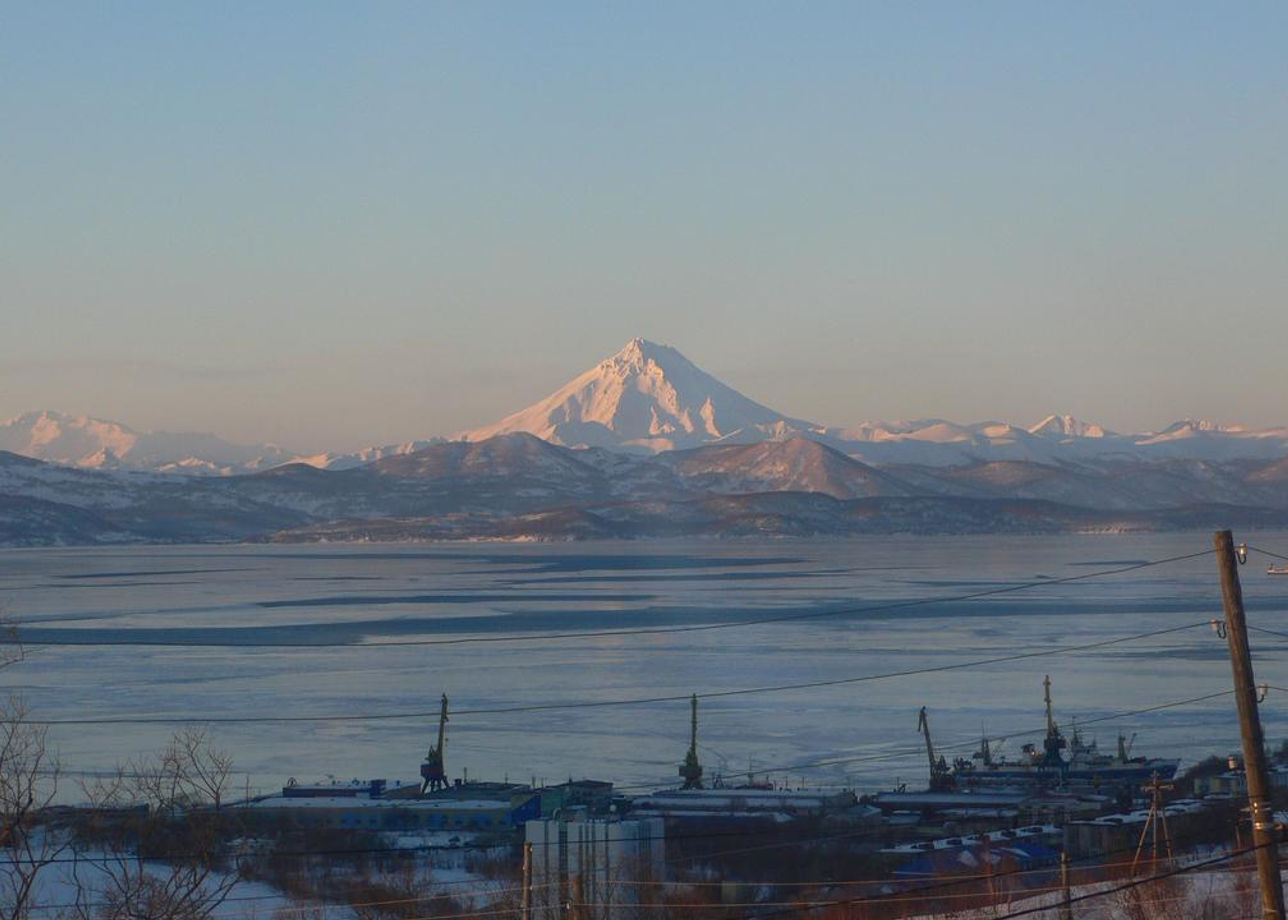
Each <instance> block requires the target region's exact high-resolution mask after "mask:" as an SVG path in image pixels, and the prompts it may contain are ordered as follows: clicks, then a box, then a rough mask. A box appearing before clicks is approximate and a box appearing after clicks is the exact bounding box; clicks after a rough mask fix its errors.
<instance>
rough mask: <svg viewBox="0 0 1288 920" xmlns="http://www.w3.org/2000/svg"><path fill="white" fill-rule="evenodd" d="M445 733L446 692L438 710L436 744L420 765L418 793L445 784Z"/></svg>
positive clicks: (440, 787)
mask: <svg viewBox="0 0 1288 920" xmlns="http://www.w3.org/2000/svg"><path fill="white" fill-rule="evenodd" d="M446 734H447V694H446V693H444V694H443V702H442V705H441V707H440V708H439V711H438V744H435V745H431V746H430V748H429V753H428V754H426V755H425V762H424V763H423V764H421V765H420V775H421V784H420V794H421V795H424V794H425V793H426V792H429V791H430V790H437V789H443V788H445V787H446V786H447V770H446V768H445V767H444V766H443V741H444V739H445V736H446Z"/></svg>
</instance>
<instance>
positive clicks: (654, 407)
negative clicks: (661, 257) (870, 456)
mask: <svg viewBox="0 0 1288 920" xmlns="http://www.w3.org/2000/svg"><path fill="white" fill-rule="evenodd" d="M816 427H817V426H815V425H812V424H811V423H809V422H804V421H801V420H800V419H793V418H788V417H787V416H785V415H780V414H779V413H777V412H774V411H773V410H772V409H768V408H766V407H765V406H762V405H760V403H757V402H753V401H752V400H750V399H748V398H747V397H745V396H743V395H742V394H741V393H738V392H737V391H735V390H733V389H731V388H730V387H728V386H725V385H724V384H723V383H721V382H720V381H719V380H716V379H715V378H714V377H712V376H711V375H710V374H707V373H706V372H705V371H703V370H701V369H700V368H698V367H697V366H696V365H694V364H693V363H692V362H690V361H689V360H688V359H687V358H685V357H684V356H683V355H682V354H680V353H679V352H678V351H676V350H675V349H674V348H670V347H668V346H666V345H657V344H654V343H653V342H648V341H645V340H644V339H632V340H631V341H630V342H628V343H627V344H626V347H625V348H623V349H622V350H621V351H619V352H618V353H617V354H615V355H613V356H612V357H611V358H606V359H605V360H603V361H601V362H600V363H599V364H597V365H596V366H595V367H593V368H591V369H590V370H588V371H586V373H584V374H582V375H581V376H579V377H577V378H576V379H574V380H573V381H571V382H570V383H568V384H567V385H565V386H564V387H562V388H560V389H559V390H557V391H556V392H555V393H553V394H551V395H550V396H548V397H546V398H545V399H543V400H541V401H540V402H538V403H536V404H535V405H533V406H530V407H529V408H527V409H524V410H522V411H520V412H516V413H514V414H513V415H510V416H507V417H506V418H503V419H502V420H501V421H499V422H497V423H496V424H494V425H488V426H486V427H484V428H476V429H474V430H472V431H464V432H460V433H458V434H456V435H454V438H455V439H458V440H463V441H482V440H486V439H487V438H491V437H494V436H496V435H498V434H508V433H511V432H518V431H526V432H528V433H530V434H534V435H536V436H537V437H539V438H541V439H543V440H546V441H549V442H551V443H553V444H561V445H564V446H566V447H608V448H617V449H626V450H632V449H633V450H649V451H659V450H674V449H676V448H684V447H696V446H698V445H700V444H707V443H711V442H714V441H720V440H725V439H735V440H763V439H765V438H773V437H784V436H787V435H790V434H792V433H795V432H800V431H807V430H811V429H814V428H816Z"/></svg>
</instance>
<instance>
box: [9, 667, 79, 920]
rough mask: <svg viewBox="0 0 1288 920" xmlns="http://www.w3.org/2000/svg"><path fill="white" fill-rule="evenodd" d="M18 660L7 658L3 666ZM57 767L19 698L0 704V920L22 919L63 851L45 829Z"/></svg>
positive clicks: (63, 843)
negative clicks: (43, 873) (45, 872)
mask: <svg viewBox="0 0 1288 920" xmlns="http://www.w3.org/2000/svg"><path fill="white" fill-rule="evenodd" d="M16 660H17V659H15V658H7V659H6V660H5V664H13V663H14V662H15V661H16ZM58 772H59V771H58V762H57V760H56V759H55V758H54V757H53V756H52V755H51V754H50V752H49V749H48V746H47V744H46V730H45V728H44V726H40V725H36V724H34V723H32V722H30V721H28V719H27V708H26V705H25V704H24V703H23V701H22V700H21V699H20V698H18V697H10V698H9V700H8V701H7V702H6V703H4V704H3V705H0V918H3V920H22V918H25V917H27V916H28V914H29V913H30V910H31V903H32V894H33V892H34V890H35V883H36V878H37V876H38V875H39V874H40V873H41V871H42V870H44V869H45V868H46V867H47V866H49V865H50V864H51V863H52V862H53V861H54V860H56V859H57V858H58V857H59V855H60V854H61V853H62V852H63V850H64V849H65V847H66V845H67V844H66V840H65V838H64V837H63V836H62V835H60V834H59V833H57V832H56V831H55V830H54V829H53V828H51V827H49V826H48V824H47V822H46V820H45V819H46V817H47V809H48V808H49V806H50V804H51V803H52V802H53V799H54V795H55V794H56V793H57V791H58Z"/></svg>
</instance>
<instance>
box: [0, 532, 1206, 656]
mask: <svg viewBox="0 0 1288 920" xmlns="http://www.w3.org/2000/svg"><path fill="white" fill-rule="evenodd" d="M1213 552H1214V550H1210V549H1208V550H1203V551H1201V552H1197V553H1187V554H1183V555H1179V556H1169V557H1167V558H1165V559H1153V560H1146V561H1144V562H1134V563H1132V564H1130V565H1125V566H1119V567H1118V568H1113V569H1101V570H1098V571H1095V572H1085V573H1082V574H1080V575H1065V576H1062V577H1059V578H1044V579H1041V580H1036V581H1026V582H1020V583H1017V584H1012V585H1006V586H1004V587H1000V588H989V589H986V590H983V591H972V592H968V593H965V594H953V595H946V596H942V597H921V598H912V599H909V600H904V601H890V602H886V603H881V604H869V605H863V606H857V607H838V608H832V609H828V610H815V611H810V612H808V613H792V614H781V615H778V616H768V617H756V618H752V619H747V620H734V621H731V622H728V623H702V624H697V625H691V626H651V627H641V628H638V629H601V630H583V631H578V632H561V633H540V634H536V635H533V634H517V635H516V634H508V635H500V636H461V637H457V638H453V639H407V640H403V641H394V642H234V641H187V642H180V641H175V640H169V639H156V640H149V639H133V640H122V641H119V642H104V641H76V639H75V638H74V637H72V638H64V639H61V640H59V639H53V640H50V639H41V640H37V644H39V645H41V646H49V647H55V646H87V647H94V648H109V647H113V646H123V647H159V648H302V649H313V648H352V649H369V648H412V647H417V646H441V645H465V644H473V643H497V642H545V641H550V640H554V639H590V638H605V637H614V638H616V637H620V636H649V635H659V634H669V633H690V632H709V631H711V630H717V629H738V628H741V627H744V626H762V625H766V624H770V623H792V622H798V621H801V620H812V619H820V618H823V617H837V616H848V615H853V614H864V613H885V612H888V611H893V610H906V609H908V608H911V607H925V606H930V605H933V604H949V603H960V602H964V601H972V600H980V599H983V598H987V597H997V596H999V595H1003V594H1014V593H1016V592H1018V591H1028V590H1031V589H1033V588H1043V587H1048V586H1051V585H1063V584H1070V583H1073V582H1079V581H1087V580H1089V579H1093V578H1105V577H1108V576H1112V575H1122V574H1124V573H1126V572H1134V571H1138V570H1140V569H1147V568H1153V567H1155V566H1160V565H1168V564H1170V563H1173V562H1184V561H1186V560H1189V559H1197V558H1200V557H1202V556H1208V555H1211V554H1212V553H1213ZM53 631H55V630H47V632H53ZM21 642H22V640H21V637H20V636H17V637H15V636H9V637H3V636H0V645H19V644H21Z"/></svg>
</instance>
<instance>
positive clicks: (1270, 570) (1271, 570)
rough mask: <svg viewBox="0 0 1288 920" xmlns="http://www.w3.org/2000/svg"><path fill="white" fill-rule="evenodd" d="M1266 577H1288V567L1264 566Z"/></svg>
mask: <svg viewBox="0 0 1288 920" xmlns="http://www.w3.org/2000/svg"><path fill="white" fill-rule="evenodd" d="M1266 574H1267V575H1288V565H1268V566H1266Z"/></svg>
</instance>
